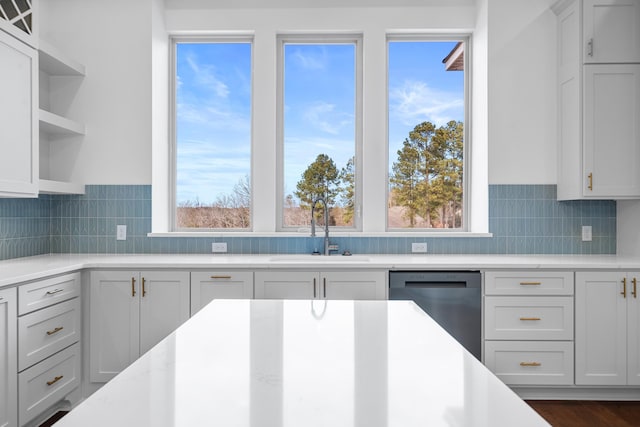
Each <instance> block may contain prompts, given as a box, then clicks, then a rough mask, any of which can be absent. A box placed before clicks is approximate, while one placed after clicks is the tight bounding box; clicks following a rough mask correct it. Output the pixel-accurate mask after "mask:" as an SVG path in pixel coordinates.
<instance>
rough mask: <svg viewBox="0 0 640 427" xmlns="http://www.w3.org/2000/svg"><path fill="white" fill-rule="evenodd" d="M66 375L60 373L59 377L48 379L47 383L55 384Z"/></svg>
mask: <svg viewBox="0 0 640 427" xmlns="http://www.w3.org/2000/svg"><path fill="white" fill-rule="evenodd" d="M63 377H64V375H60V376H58V377H55V378H54V379H52V380H51V381H47V385H54V384H55V383H57V382H58V381H60V380H61V379H62V378H63Z"/></svg>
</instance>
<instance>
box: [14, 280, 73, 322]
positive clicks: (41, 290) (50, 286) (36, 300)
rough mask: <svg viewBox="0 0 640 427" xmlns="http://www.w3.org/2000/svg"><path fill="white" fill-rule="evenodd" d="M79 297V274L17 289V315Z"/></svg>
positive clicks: (42, 281)
mask: <svg viewBox="0 0 640 427" xmlns="http://www.w3.org/2000/svg"><path fill="white" fill-rule="evenodd" d="M79 295H80V273H72V274H65V275H64V276H59V277H52V278H50V279H45V280H39V281H37V282H33V283H27V284H26V285H21V286H19V287H18V315H20V316H21V315H23V314H27V313H30V312H32V311H35V310H39V309H41V308H44V307H47V306H50V305H52V304H56V303H59V302H60V301H65V300H68V299H71V298H74V297H77V296H79Z"/></svg>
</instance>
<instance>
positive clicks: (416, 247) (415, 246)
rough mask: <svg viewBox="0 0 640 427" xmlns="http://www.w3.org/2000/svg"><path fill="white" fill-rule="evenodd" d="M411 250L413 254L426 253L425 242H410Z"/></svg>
mask: <svg viewBox="0 0 640 427" xmlns="http://www.w3.org/2000/svg"><path fill="white" fill-rule="evenodd" d="M411 252H413V253H414V254H416V253H419V254H424V253H427V244H426V243H412V244H411Z"/></svg>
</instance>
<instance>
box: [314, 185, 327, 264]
mask: <svg viewBox="0 0 640 427" xmlns="http://www.w3.org/2000/svg"><path fill="white" fill-rule="evenodd" d="M318 203H321V204H322V207H323V208H324V254H325V255H329V254H330V253H331V245H330V244H329V207H328V206H327V201H326V200H325V199H323V198H322V197H318V198H317V199H315V200H314V201H313V202H312V203H311V237H315V236H316V217H315V213H316V205H317V204H318Z"/></svg>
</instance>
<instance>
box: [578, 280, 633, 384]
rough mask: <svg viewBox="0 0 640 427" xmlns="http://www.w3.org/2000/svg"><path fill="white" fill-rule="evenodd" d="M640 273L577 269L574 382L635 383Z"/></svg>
mask: <svg viewBox="0 0 640 427" xmlns="http://www.w3.org/2000/svg"><path fill="white" fill-rule="evenodd" d="M638 280H640V272H618V271H613V272H602V271H600V272H579V273H576V384H577V385H598V386H609V385H616V386H617V385H640V295H638V293H639V292H640V289H639V286H638V285H639V284H638Z"/></svg>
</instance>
